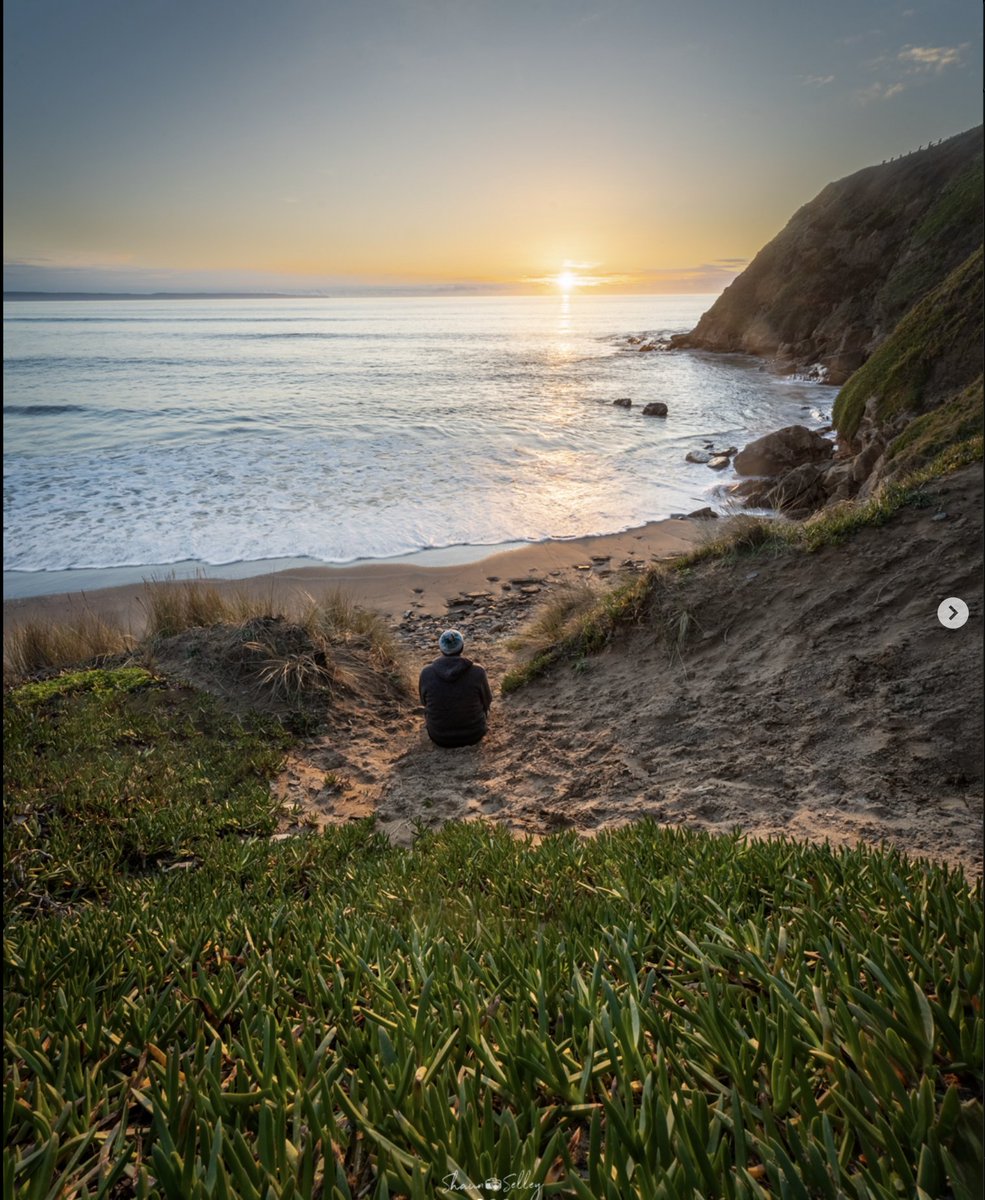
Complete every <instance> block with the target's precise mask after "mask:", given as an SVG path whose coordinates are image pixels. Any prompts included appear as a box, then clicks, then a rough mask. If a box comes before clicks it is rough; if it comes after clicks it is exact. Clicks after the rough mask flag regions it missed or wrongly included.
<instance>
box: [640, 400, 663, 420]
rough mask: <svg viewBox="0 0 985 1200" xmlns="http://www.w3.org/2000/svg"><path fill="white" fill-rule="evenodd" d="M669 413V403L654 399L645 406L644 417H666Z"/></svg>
mask: <svg viewBox="0 0 985 1200" xmlns="http://www.w3.org/2000/svg"><path fill="white" fill-rule="evenodd" d="M666 415H667V405H666V404H662V403H661V402H660V401H659V400H654V401H652V402H651V403H650V404H646V405H644V406H643V416H644V417H665V416H666Z"/></svg>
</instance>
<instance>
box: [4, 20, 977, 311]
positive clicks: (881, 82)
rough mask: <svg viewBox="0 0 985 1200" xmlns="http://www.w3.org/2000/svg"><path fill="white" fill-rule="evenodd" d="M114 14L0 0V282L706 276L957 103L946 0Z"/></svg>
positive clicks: (319, 286)
mask: <svg viewBox="0 0 985 1200" xmlns="http://www.w3.org/2000/svg"><path fill="white" fill-rule="evenodd" d="M125 7H126V9H127V13H128V18H127V21H126V22H124V23H121V21H120V19H119V7H118V5H117V4H116V3H114V2H113V0H89V2H88V3H87V4H85V5H79V4H78V3H72V2H71V0H50V2H49V3H45V4H31V3H29V2H28V0H14V2H12V3H11V4H8V5H6V6H5V10H4V21H5V24H4V32H5V45H6V50H7V60H6V66H7V70H8V75H7V92H6V94H5V98H4V104H5V113H4V115H5V126H4V155H5V158H4V165H5V172H6V177H7V180H6V181H7V187H6V188H5V192H4V239H5V243H4V250H5V268H4V278H5V287H6V288H8V289H15V290H29V291H30V290H38V291H80V290H81V291H90V290H94V291H109V292H129V291H150V292H157V291H165V292H167V291H202V290H206V291H208V290H213V289H215V290H219V291H235V292H253V291H259V292H267V291H277V292H286V293H292V292H299V293H301V294H350V293H351V292H352V291H353V290H359V289H361V288H372V289H374V290H375V291H377V292H378V291H380V290H385V291H388V292H395V293H400V292H404V291H412V290H415V289H417V290H422V289H423V290H424V291H435V292H438V293H441V292H446V293H450V292H455V293H456V294H461V290H462V289H463V288H464V289H467V290H468V292H470V293H472V292H506V293H515V292H527V293H534V294H553V295H555V296H556V295H557V294H558V293H559V292H560V293H561V294H577V295H587V294H592V295H599V294H605V293H611V292H620V293H625V292H639V293H646V294H653V293H674V294H678V293H684V292H688V293H702V294H704V293H713V292H714V293H717V292H720V291H721V290H722V289H724V288H725V287H726V286H727V285H728V284H729V283H731V281H732V280H733V279H734V278H735V276H736V275H737V274H738V273H739V271H740V270H742V268H743V267H744V266H745V265H746V264H747V262H748V261H749V260H750V259H751V257H752V256H753V254H755V252H756V250H757V249H758V248H759V247H760V246H762V245H763V244H764V243H765V242H766V241H768V240H769V239H770V238H771V237H773V235H774V234H775V233H776V232H777V231H778V230H779V229H780V228H781V227H782V225H783V223H784V222H785V221H786V220H787V217H788V215H789V213H790V212H792V211H794V210H795V209H796V208H797V206H798V205H800V204H802V203H803V202H804V200H805V199H806V198H807V197H809V196H811V195H813V194H814V193H815V192H816V191H817V190H818V189H819V188H820V187H822V186H823V185H824V184H825V183H826V182H827V181H828V180H830V179H834V178H837V177H839V176H840V175H843V174H845V172H846V171H850V170H853V169H856V168H858V167H861V166H864V165H867V164H869V163H872V162H875V163H878V162H879V161H880V160H881V159H882V158H889V157H891V156H893V155H898V154H903V153H907V152H909V151H910V150H915V149H916V148H917V147H918V146H919V145H920V144H921V143H923V144H926V143H927V142H929V141H930V140H932V139H936V138H939V137H942V136H944V135H946V134H950V133H953V132H956V131H958V130H960V129H962V128H968V127H970V126H971V125H972V124H974V123H975V122H976V121H977V120H978V119H979V116H978V113H979V109H980V93H981V85H980V72H979V71H978V70H977V69H976V68H975V67H974V64H975V62H977V60H978V57H979V32H978V23H979V18H978V16H977V15H976V12H975V8H976V6H972V5H966V4H958V3H953V4H940V3H938V4H930V3H928V4H926V5H925V6H922V7H921V6H918V5H915V4H908V6H906V7H905V8H903V11H901V12H897V11H895V8H896V6H894V5H887V4H885V3H881V2H880V0H851V2H849V0H834V2H833V5H832V6H828V8H826V9H825V12H826V14H827V15H826V16H825V18H824V19H823V20H822V19H821V17H820V16H819V10H817V9H816V8H815V7H814V6H810V5H808V6H798V5H793V6H786V9H785V11H786V12H787V16H786V17H785V19H784V20H783V21H775V20H773V19H772V17H771V16H768V15H767V14H768V13H771V12H772V9H771V7H770V6H769V5H758V6H757V5H754V6H752V9H753V10H756V11H751V12H746V10H745V9H742V8H741V6H739V7H737V6H735V5H733V4H727V3H726V2H725V0H709V4H708V5H707V6H704V7H702V8H701V15H700V16H699V15H698V9H695V8H693V7H692V6H688V5H676V6H674V5H665V4H643V5H640V4H637V3H635V2H634V0H613V3H612V4H611V6H610V5H599V4H597V3H594V2H592V0H542V2H539V3H537V4H529V3H523V2H521V0H502V2H501V3H499V4H461V3H457V2H456V0H378V3H376V4H367V5H361V4H352V3H326V4H311V3H308V2H307V0H283V3H282V4H279V5H263V4H252V5H246V6H244V5H242V4H238V3H235V2H234V0H213V3H211V4H209V5H206V6H204V9H203V11H207V12H208V14H209V15H208V17H207V18H205V17H202V19H201V20H200V19H199V16H198V8H197V7H196V6H187V5H178V6H177V9H176V13H175V14H172V12H171V6H161V5H156V4H138V5H127V6H125ZM901 7H903V6H901ZM740 9H741V11H740ZM759 10H761V11H759ZM787 10H789V11H787ZM777 63H783V64H784V65H783V69H782V70H778V69H776V64H777ZM179 67H180V75H181V80H182V84H181V87H180V88H176V86H175V79H176V77H177V76H176V72H178V70H179ZM95 77H98V78H99V80H100V86H99V88H98V89H93V87H92V86H91V80H92V78H95ZM575 80H577V81H578V83H577V85H575V86H573V81H575ZM138 81H139V83H138ZM38 96H44V97H45V102H44V103H43V104H41V103H38ZM561 96H563V98H564V99H563V103H561V102H559V97H561ZM657 126H659V128H660V132H659V136H657V135H656V132H655V131H656V128H657ZM751 128H756V129H757V130H759V131H760V133H761V135H762V138H761V141H762V145H763V146H764V147H765V146H768V147H769V149H768V152H766V151H764V153H763V154H762V156H761V159H758V160H757V169H756V170H754V171H753V170H747V169H746V168H747V167H748V147H747V141H748V133H749V130H750V129H751ZM312 131H317V132H316V136H315V137H314V138H313V137H312ZM726 181H727V189H726ZM569 256H570V257H569Z"/></svg>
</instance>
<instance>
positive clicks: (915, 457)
mask: <svg viewBox="0 0 985 1200" xmlns="http://www.w3.org/2000/svg"><path fill="white" fill-rule="evenodd" d="M982 304H983V297H982V247H981V246H979V248H978V249H977V250H976V251H975V253H974V254H972V255H971V256H970V257H969V258H968V259H967V260H966V261H965V262H964V263H962V264H961V266H960V267H958V268H957V269H956V270H954V271H953V272H952V273H951V274H950V275H949V276H948V277H947V278H946V279H945V280H944V281H943V283H941V284H939V285H938V286H937V287H935V288H934V289H933V290H932V291H931V292H930V293H929V294H928V295H927V296H925V297H924V299H923V300H921V301H920V303H919V304H917V305H915V306H914V308H913V309H912V310H911V311H910V312H909V313H907V315H906V316H905V317H904V318H903V320H902V321H900V323H899V325H898V326H897V327H896V329H894V330H893V332H892V334H891V335H890V336H889V337H888V338H887V339H886V340H885V341H884V342H883V343H882V345H881V346H880V347H879V349H878V350H876V352H875V353H874V354H873V355H872V357H871V358H870V359H869V360H868V362H866V363H865V365H864V366H862V367H860V368H859V369H858V370H857V371H856V372H855V374H854V375H852V377H851V379H849V381H848V382H847V383H846V384H845V386H844V387H843V388H842V389H841V391H840V392H839V394H838V398H837V400H836V401H835V406H834V412H833V414H832V419H833V420H834V423H835V427H836V428H837V430H838V433H839V435H841V436H842V437H843V438H845V439H846V440H847V441H849V442H855V443H857V444H859V445H863V446H864V445H869V444H871V443H872V442H873V440H875V439H879V441H878V443H877V444H879V445H884V446H885V453H886V458H887V459H892V460H893V463H892V467H893V470H894V471H895V472H896V473H899V472H900V471H902V470H905V469H906V468H907V467H910V466H913V465H916V464H918V463H922V462H923V461H925V460H926V459H928V458H931V457H933V456H934V455H935V454H938V453H940V452H941V451H942V450H944V449H946V448H947V447H948V446H950V445H953V444H955V443H957V442H960V441H963V440H965V439H967V438H970V437H973V436H975V435H976V434H978V435H980V434H981V433H982V429H983V404H982V337H983V318H982V311H983V310H982Z"/></svg>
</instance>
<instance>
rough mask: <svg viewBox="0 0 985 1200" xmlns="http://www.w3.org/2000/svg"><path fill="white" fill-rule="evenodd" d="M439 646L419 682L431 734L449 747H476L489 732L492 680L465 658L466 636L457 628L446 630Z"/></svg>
mask: <svg viewBox="0 0 985 1200" xmlns="http://www.w3.org/2000/svg"><path fill="white" fill-rule="evenodd" d="M438 646H439V648H440V650H441V657H440V658H436V659H435V660H434V662H433V663H431V664H430V665H429V666H427V667H425V668H424V670H423V671H422V672H421V678H420V682H419V683H418V691H419V692H420V696H421V703H422V704H423V705H424V712H425V717H424V720H425V724H426V725H427V731H428V737H430V739H431V741H432V742H434V744H435V745H436V746H442V747H443V748H444V749H446V750H450V749H453V748H454V747H455V746H474V745H475V743H476V742H478V741H481V740H482V738H483V737H484V736H485V733H486V713H487V712H488V711H489V705H490V704H492V692H491V691H490V690H489V680H488V679H487V678H486V672H485V671H484V670H483V668H482V667H480V666H479V665H478V664H477V663H474V662H471V661H470V660H469V659H467V658H463V656H462V651H463V650H464V649H465V639H464V638H463V637H462V635H461V634H460V633H459V632H458V630H457V629H446V630H445V632H444V633H443V634H442V635H441V637H440V638H438Z"/></svg>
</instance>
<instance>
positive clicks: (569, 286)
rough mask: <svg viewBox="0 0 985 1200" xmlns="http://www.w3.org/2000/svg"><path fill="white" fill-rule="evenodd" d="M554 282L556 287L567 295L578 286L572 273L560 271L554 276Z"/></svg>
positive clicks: (575, 276)
mask: <svg viewBox="0 0 985 1200" xmlns="http://www.w3.org/2000/svg"><path fill="white" fill-rule="evenodd" d="M554 282H555V283H556V284H557V285H558V287H559V288H560V289H561V291H562V292H564V293H565V295H567V294H568V293H569V292H571V291H572V290H573V289H574V288H575V287H577V286H578V276H577V275H576V274H575V273H574V271H561V272H560V273H559V274H558V275H557V276H555V279H554Z"/></svg>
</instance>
